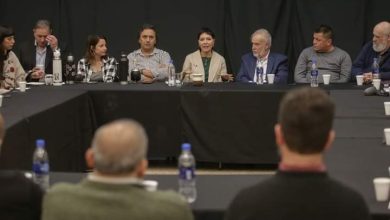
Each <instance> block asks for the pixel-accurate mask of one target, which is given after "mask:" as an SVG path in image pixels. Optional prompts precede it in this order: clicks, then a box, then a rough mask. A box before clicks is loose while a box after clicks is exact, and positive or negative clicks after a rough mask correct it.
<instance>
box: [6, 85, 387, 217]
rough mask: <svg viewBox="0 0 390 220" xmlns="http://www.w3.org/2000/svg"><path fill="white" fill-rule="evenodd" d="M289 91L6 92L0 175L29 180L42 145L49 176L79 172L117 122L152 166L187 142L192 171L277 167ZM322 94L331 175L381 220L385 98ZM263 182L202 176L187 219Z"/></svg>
mask: <svg viewBox="0 0 390 220" xmlns="http://www.w3.org/2000/svg"><path fill="white" fill-rule="evenodd" d="M294 87H295V86H282V87H278V86H256V85H244V84H223V83H221V84H206V85H205V86H204V87H194V86H191V85H185V86H183V87H182V88H176V87H174V88H171V87H168V86H166V85H164V84H153V85H142V84H132V85H126V86H121V85H119V84H92V85H89V84H88V85H85V84H81V85H73V86H63V87H46V86H41V87H36V88H31V89H30V90H28V91H27V92H26V93H20V92H13V93H11V94H10V96H11V97H6V98H5V100H4V105H3V107H1V109H0V111H1V113H2V114H3V115H4V116H5V119H6V127H7V135H6V138H5V140H4V141H5V142H4V145H3V149H2V155H1V157H0V166H1V168H3V169H6V168H13V169H15V168H17V169H24V170H29V169H30V167H31V156H32V151H33V149H34V141H35V139H36V138H38V137H43V138H45V139H46V140H47V145H48V151H49V155H50V164H51V167H52V170H53V171H66V172H69V171H74V172H80V171H84V170H85V169H86V167H85V164H84V162H83V161H84V160H83V153H84V151H85V149H86V148H87V147H88V146H89V143H90V139H91V138H92V135H93V131H94V130H95V129H96V128H97V127H98V126H99V125H101V124H103V123H105V122H108V121H110V120H113V119H116V118H120V117H132V118H135V119H137V120H139V121H140V122H141V123H143V124H144V126H145V127H146V129H147V131H148V134H149V137H150V149H149V155H148V156H149V157H165V156H176V155H177V154H178V152H179V145H180V143H181V142H183V141H190V142H191V143H192V144H193V146H194V147H193V150H194V154H195V157H196V158H197V160H198V161H213V162H233V163H238V164H239V163H260V164H262V163H263V164H268V163H277V161H278V158H277V152H276V148H275V146H274V145H275V144H274V140H273V139H274V136H273V133H272V131H273V125H274V123H275V121H276V112H277V107H278V103H279V100H280V98H281V97H282V95H283V94H284V93H285V92H286V91H288V90H289V89H291V88H294ZM323 88H324V89H326V90H328V92H329V94H330V96H331V98H332V99H333V100H334V101H335V103H336V117H335V122H334V129H335V130H336V140H335V143H334V145H333V147H332V148H331V149H330V150H329V152H328V153H327V154H326V157H325V160H326V163H327V169H328V171H329V174H330V175H331V176H333V177H334V178H336V179H337V180H339V181H341V182H343V183H345V184H347V185H349V186H351V187H353V188H355V189H356V190H358V191H359V192H360V193H362V194H363V196H364V198H365V200H366V201H367V203H368V204H369V207H370V211H371V213H372V214H373V216H374V217H375V219H388V218H389V216H390V212H389V210H388V209H387V205H388V204H387V203H379V202H376V201H375V198H374V190H373V185H372V179H373V178H375V177H378V176H389V172H388V166H389V165H390V147H388V146H385V145H384V143H383V128H386V127H390V118H389V117H387V116H385V115H384V108H383V102H384V101H388V100H389V97H379V96H372V97H368V96H364V95H363V92H362V90H363V89H364V87H357V86H354V85H331V86H328V87H323ZM72 175H73V174H71V173H68V174H67V173H61V175H60V176H59V177H58V178H57V177H55V178H54V179H56V178H57V180H61V181H64V180H65V181H68V178H72V177H71V176H72ZM76 176H78V177H77V178H76V179H77V180H78V179H80V178H81V177H80V174H76ZM268 177H269V176H263V175H239V176H199V177H198V187H199V192H200V194H199V199H198V200H197V202H196V203H195V204H194V205H193V209H194V210H195V211H196V213H197V215H201V216H203V217H206V218H213V217H215V218H216V219H222V216H223V212H224V210H226V208H227V206H228V204H229V203H230V201H231V199H232V198H233V197H234V195H235V194H236V193H237V192H238V191H239V190H240V189H241V188H243V187H246V186H249V185H252V184H255V183H256V182H259V181H262V180H264V179H265V178H268ZM151 178H152V179H157V180H159V181H161V183H160V186H161V188H162V189H168V188H176V177H175V176H153V177H151ZM76 179H75V180H76ZM202 219H204V218H202Z"/></svg>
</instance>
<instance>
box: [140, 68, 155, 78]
mask: <svg viewBox="0 0 390 220" xmlns="http://www.w3.org/2000/svg"><path fill="white" fill-rule="evenodd" d="M142 75H144V77H146V78H150V79H153V78H154V76H153V73H152V71H151V70H149V69H143V70H142Z"/></svg>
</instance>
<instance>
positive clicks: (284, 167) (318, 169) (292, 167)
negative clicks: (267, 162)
mask: <svg viewBox="0 0 390 220" xmlns="http://www.w3.org/2000/svg"><path fill="white" fill-rule="evenodd" d="M279 170H280V171H296V172H318V173H322V172H325V171H326V166H325V165H324V164H321V165H310V166H295V165H287V164H284V163H282V162H281V163H279Z"/></svg>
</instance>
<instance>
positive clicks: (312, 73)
mask: <svg viewBox="0 0 390 220" xmlns="http://www.w3.org/2000/svg"><path fill="white" fill-rule="evenodd" d="M310 77H311V78H310V86H311V87H318V69H317V60H316V59H315V58H312V60H311V70H310Z"/></svg>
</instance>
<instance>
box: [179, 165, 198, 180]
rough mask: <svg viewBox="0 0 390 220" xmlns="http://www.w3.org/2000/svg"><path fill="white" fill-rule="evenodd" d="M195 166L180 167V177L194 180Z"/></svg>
mask: <svg viewBox="0 0 390 220" xmlns="http://www.w3.org/2000/svg"><path fill="white" fill-rule="evenodd" d="M194 170H195V168H194V167H180V168H179V178H180V179H182V180H192V179H195V172H194Z"/></svg>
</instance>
